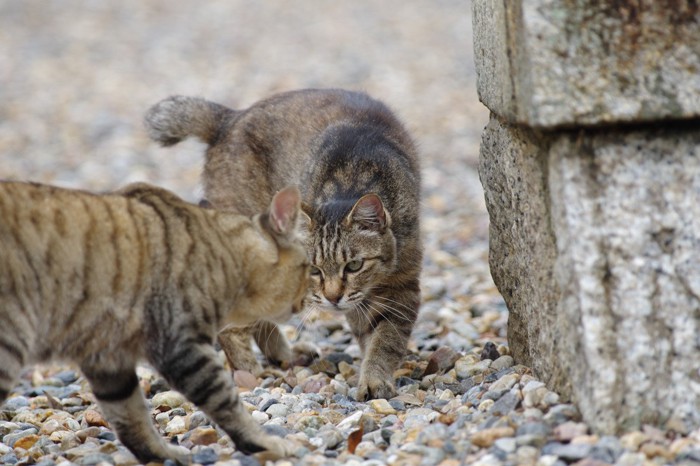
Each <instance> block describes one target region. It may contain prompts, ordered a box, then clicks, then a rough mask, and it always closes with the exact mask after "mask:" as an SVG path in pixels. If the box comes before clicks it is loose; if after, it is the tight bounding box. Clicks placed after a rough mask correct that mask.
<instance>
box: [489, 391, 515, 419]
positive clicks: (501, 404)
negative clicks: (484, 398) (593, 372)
mask: <svg viewBox="0 0 700 466" xmlns="http://www.w3.org/2000/svg"><path fill="white" fill-rule="evenodd" d="M518 405H520V398H518V395H516V394H515V393H513V392H511V391H509V392H508V393H506V394H504V395H503V396H502V397H500V398H499V399H498V401H496V402H495V403H494V404H493V406H492V407H491V410H490V411H489V414H491V415H493V416H505V415H506V414H508V413H512V412H513V411H515V409H516V408H517V407H518Z"/></svg>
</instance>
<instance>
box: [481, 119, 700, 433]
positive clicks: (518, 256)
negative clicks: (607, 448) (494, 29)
mask: <svg viewBox="0 0 700 466" xmlns="http://www.w3.org/2000/svg"><path fill="white" fill-rule="evenodd" d="M480 173H481V179H482V183H483V185H484V188H485V192H486V201H487V206H488V209H489V213H490V216H491V231H490V234H491V245H490V263H491V271H492V274H493V276H494V280H495V282H496V285H497V286H498V287H499V290H500V291H501V293H502V294H503V297H504V299H505V300H506V302H507V304H508V307H509V309H510V310H511V314H510V321H509V325H508V332H509V342H510V349H511V352H512V354H513V356H514V357H515V359H516V361H518V362H525V363H526V364H530V365H531V366H532V367H533V369H534V370H535V372H536V373H537V374H538V375H539V376H540V377H541V378H542V379H543V380H544V381H545V382H547V383H548V385H549V386H550V387H554V388H555V389H556V390H558V391H559V392H560V393H562V395H564V396H565V397H567V396H571V397H572V398H573V399H574V400H575V401H577V402H578V405H579V408H580V409H581V412H582V415H583V417H584V419H585V420H586V421H588V422H589V423H590V424H591V425H592V426H593V428H594V429H595V430H597V431H600V432H615V431H620V430H629V429H633V428H639V426H640V425H642V424H645V423H651V424H657V425H661V424H663V423H664V422H666V421H667V420H668V418H669V417H670V416H672V415H675V416H678V417H680V418H684V419H685V420H686V421H689V422H690V423H691V424H692V425H695V426H697V425H698V424H700V411H698V406H700V383H699V382H698V372H697V371H698V369H697V368H698V367H700V353H698V351H697V345H698V340H697V335H698V334H699V333H700V328H699V327H700V270H699V269H698V264H700V203H699V202H698V200H699V199H700V133H698V132H697V130H695V129H694V128H693V127H692V126H691V125H685V126H683V125H676V127H675V129H670V128H663V129H658V130H650V129H645V130H630V131H625V132H620V131H618V130H609V131H608V130H605V131H603V130H596V131H592V130H591V131H582V132H575V133H574V132H561V133H548V134H539V133H536V132H534V131H529V130H524V129H521V128H516V127H512V126H510V125H508V124H504V123H502V122H500V121H499V120H497V119H496V118H492V119H491V121H490V123H489V125H488V126H487V128H486V130H485V132H484V135H483V140H482V150H481V162H480Z"/></svg>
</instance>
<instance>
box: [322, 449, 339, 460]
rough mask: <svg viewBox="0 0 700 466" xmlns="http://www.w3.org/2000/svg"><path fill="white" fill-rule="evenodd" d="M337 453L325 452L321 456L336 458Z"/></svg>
mask: <svg viewBox="0 0 700 466" xmlns="http://www.w3.org/2000/svg"><path fill="white" fill-rule="evenodd" d="M338 455H339V453H338V452H337V451H335V450H326V451H324V452H323V456H325V457H326V458H337V457H338Z"/></svg>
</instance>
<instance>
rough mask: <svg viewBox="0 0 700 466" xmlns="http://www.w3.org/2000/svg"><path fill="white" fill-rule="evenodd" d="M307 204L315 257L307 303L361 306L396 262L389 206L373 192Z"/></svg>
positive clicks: (333, 307) (311, 252) (310, 247)
mask: <svg viewBox="0 0 700 466" xmlns="http://www.w3.org/2000/svg"><path fill="white" fill-rule="evenodd" d="M304 210H305V211H306V215H302V219H303V220H304V222H303V223H305V228H306V229H307V232H308V233H307V249H308V250H309V257H310V260H311V287H310V289H309V294H308V298H307V299H308V303H307V304H310V305H312V306H317V307H320V308H323V309H328V310H334V311H343V312H345V311H349V310H351V309H355V308H357V307H360V308H361V307H362V306H363V305H364V304H363V301H364V300H365V298H366V297H367V296H369V295H370V294H371V292H372V289H373V288H376V287H379V286H381V285H382V284H383V283H385V280H386V279H387V277H389V276H390V275H391V273H392V272H393V271H394V270H395V268H396V239H395V238H394V235H393V233H392V231H391V228H390V226H391V217H390V215H389V212H388V211H387V210H386V209H385V208H384V205H383V203H382V200H381V199H380V197H379V196H378V195H376V194H373V193H369V194H365V195H364V196H362V197H361V198H360V199H358V200H357V201H355V202H342V201H333V202H329V203H327V204H323V205H321V206H318V207H317V208H315V209H311V208H308V207H304Z"/></svg>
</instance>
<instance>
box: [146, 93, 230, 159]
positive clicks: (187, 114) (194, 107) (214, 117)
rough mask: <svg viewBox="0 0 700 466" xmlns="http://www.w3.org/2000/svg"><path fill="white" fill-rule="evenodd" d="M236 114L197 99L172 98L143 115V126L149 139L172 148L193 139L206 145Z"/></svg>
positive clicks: (210, 143)
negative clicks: (190, 137)
mask: <svg viewBox="0 0 700 466" xmlns="http://www.w3.org/2000/svg"><path fill="white" fill-rule="evenodd" d="M235 113H236V112H235V111H234V110H231V109H230V108H227V107H224V106H223V105H220V104H217V103H214V102H209V101H208V100H205V99H202V98H199V97H186V96H181V95H175V96H171V97H168V98H167V99H164V100H161V101H160V102H158V103H157V104H155V105H154V106H152V107H151V108H150V109H148V111H147V112H146V116H145V117H144V124H145V126H146V130H147V131H148V135H149V136H150V138H151V139H153V140H154V141H156V142H159V143H161V144H162V145H163V146H172V145H174V144H177V143H178V142H180V141H182V140H183V139H186V138H187V137H189V136H195V137H197V138H199V139H200V140H202V142H205V143H207V144H209V145H212V144H214V143H215V142H216V140H217V139H218V137H219V134H220V133H221V128H222V126H224V125H225V123H226V122H227V121H228V120H229V117H231V116H233V115H234V114H235Z"/></svg>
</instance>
